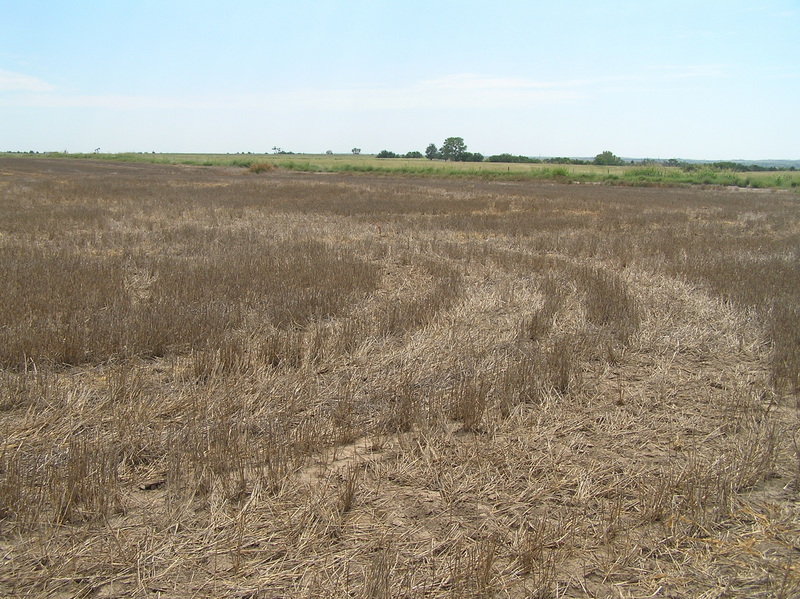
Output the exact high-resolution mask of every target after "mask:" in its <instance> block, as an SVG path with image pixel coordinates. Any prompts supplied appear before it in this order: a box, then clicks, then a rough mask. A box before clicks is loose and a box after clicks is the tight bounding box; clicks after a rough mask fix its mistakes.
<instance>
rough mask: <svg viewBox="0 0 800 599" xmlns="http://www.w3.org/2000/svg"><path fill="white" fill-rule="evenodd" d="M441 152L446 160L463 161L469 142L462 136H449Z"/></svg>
mask: <svg viewBox="0 0 800 599" xmlns="http://www.w3.org/2000/svg"><path fill="white" fill-rule="evenodd" d="M439 152H440V153H441V155H442V158H444V159H445V160H453V161H461V160H463V159H464V154H466V152H467V144H465V143H464V139H463V138H462V137H448V138H447V139H445V140H444V143H443V144H442V149H441V150H440V151H439Z"/></svg>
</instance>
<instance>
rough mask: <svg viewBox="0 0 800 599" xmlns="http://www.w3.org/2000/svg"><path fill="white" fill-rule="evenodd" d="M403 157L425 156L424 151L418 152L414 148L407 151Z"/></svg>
mask: <svg viewBox="0 0 800 599" xmlns="http://www.w3.org/2000/svg"><path fill="white" fill-rule="evenodd" d="M403 158H423V156H422V152H417V151H416V150H414V151H413V152H406V153H405V155H404V156H403Z"/></svg>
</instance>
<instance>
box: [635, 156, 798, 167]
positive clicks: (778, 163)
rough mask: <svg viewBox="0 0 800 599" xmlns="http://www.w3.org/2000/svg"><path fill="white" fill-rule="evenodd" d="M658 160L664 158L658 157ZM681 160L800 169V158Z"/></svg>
mask: <svg viewBox="0 0 800 599" xmlns="http://www.w3.org/2000/svg"><path fill="white" fill-rule="evenodd" d="M623 160H624V161H625V162H630V161H631V160H633V161H634V162H641V161H642V160H646V159H645V158H623ZM656 160H659V161H660V160H662V159H660V158H657V159H656ZM678 160H679V161H681V162H689V163H691V164H710V163H713V162H736V163H737V164H746V165H748V166H749V165H751V164H755V165H756V166H763V167H765V168H772V167H775V168H778V169H784V168H785V169H788V168H792V167H794V168H796V169H800V160H745V159H743V158H734V159H732V160H688V159H683V158H678Z"/></svg>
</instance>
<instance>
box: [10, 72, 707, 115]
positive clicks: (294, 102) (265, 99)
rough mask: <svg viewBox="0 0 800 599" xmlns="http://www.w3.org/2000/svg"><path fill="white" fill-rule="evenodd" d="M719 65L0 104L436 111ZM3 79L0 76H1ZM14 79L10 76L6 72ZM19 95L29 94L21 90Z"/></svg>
mask: <svg viewBox="0 0 800 599" xmlns="http://www.w3.org/2000/svg"><path fill="white" fill-rule="evenodd" d="M722 68H723V66H722V65H700V66H661V67H654V68H652V69H651V70H649V71H648V72H645V73H642V74H631V75H611V76H603V77H595V78H585V79H569V80H563V81H540V80H535V79H528V78H521V77H493V76H488V75H479V74H470V73H466V74H456V75H449V76H445V77H440V78H437V79H430V80H424V81H418V82H415V83H411V84H409V85H405V86H398V87H385V88H384V87H367V86H365V87H357V88H348V89H312V88H308V89H299V90H291V91H286V92H276V93H267V94H232V95H207V96H193V97H170V96H134V95H111V94H99V95H92V94H64V93H59V92H55V91H54V88H53V86H50V85H48V84H46V83H44V82H42V81H39V80H37V79H35V78H26V77H25V76H16V78H15V77H7V78H6V79H5V81H7V82H8V83H7V86H8V87H6V88H4V87H3V86H2V84H1V83H0V91H4V90H6V91H7V89H9V88H10V86H12V85H13V86H14V87H13V89H14V90H15V91H16V92H17V93H13V94H0V106H6V107H8V106H17V107H19V106H24V107H35V108H103V109H116V110H137V109H189V110H226V109H237V110H248V109H261V110H282V111H286V110H317V111H322V110H333V111H336V110H406V109H437V108H448V109H456V108H499V109H502V108H525V107H534V106H540V105H544V104H552V103H563V102H575V101H582V100H586V99H587V98H590V97H591V96H593V95H596V94H598V93H606V92H609V91H613V92H619V91H625V89H632V88H635V87H636V86H637V85H641V84H643V83H646V84H654V83H658V82H669V81H674V80H676V79H685V78H694V77H705V78H708V77H718V76H720V74H721V70H722ZM3 75H7V73H6V72H4V71H0V82H2V81H4V80H3V79H2V78H1V77H2V76H3ZM11 75H14V74H11ZM19 91H23V92H27V93H19Z"/></svg>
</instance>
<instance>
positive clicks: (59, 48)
mask: <svg viewBox="0 0 800 599" xmlns="http://www.w3.org/2000/svg"><path fill="white" fill-rule="evenodd" d="M449 136H460V137H463V138H464V140H465V141H466V143H467V145H468V147H469V149H470V150H471V151H476V152H482V153H483V154H487V155H488V154H495V153H500V152H511V153H513V154H524V155H529V156H538V155H543V156H594V155H595V154H597V153H599V152H601V151H603V150H611V151H612V152H614V153H616V154H618V155H620V156H627V157H640V158H644V157H653V158H672V157H678V158H692V159H718V160H722V159H736V158H744V159H753V160H755V159H766V158H787V159H800V0H763V1H759V0H750V1H747V2H744V1H740V0H718V1H717V0H685V1H684V0H674V1H673V0H664V1H659V0H642V1H632V0H605V1H603V2H600V1H598V0H592V1H589V0H567V1H557V2H556V1H554V0H548V1H546V2H540V1H538V0H534V1H528V2H523V1H504V0H495V1H494V2H491V3H490V2H486V1H485V0H483V1H480V2H478V1H471V0H458V1H455V0H440V1H437V0H428V1H427V2H422V1H417V0H404V1H399V0H339V1H333V0H328V1H325V0H307V1H302V0H295V1H288V0H283V1H262V2H256V1H251V0H238V1H235V2H220V1H209V0H191V1H183V0H180V1H178V0H176V1H170V0H159V1H149V0H138V1H133V0H128V1H124V0H116V1H115V0H106V1H102V2H101V1H80V0H72V1H64V0H24V1H23V0H13V1H12V0H0V150H23V151H27V150H38V151H47V150H65V149H66V150H69V151H71V152H86V151H92V150H94V149H95V148H97V147H99V148H101V150H102V151H107V152H123V151H148V152H149V151H156V152H240V151H241V152H247V151H252V152H265V151H270V149H271V148H272V147H273V146H279V147H281V148H283V149H285V150H291V151H295V152H324V151H326V150H333V151H334V152H349V151H350V149H351V148H353V147H359V148H362V150H363V151H364V152H365V153H375V152H378V151H380V150H382V149H388V150H392V151H395V152H403V153H404V152H407V151H409V150H420V151H423V150H424V149H425V147H426V146H427V145H428V144H429V143H431V142H434V143H436V144H437V145H439V144H440V143H441V142H442V140H444V139H445V138H446V137H449Z"/></svg>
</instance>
